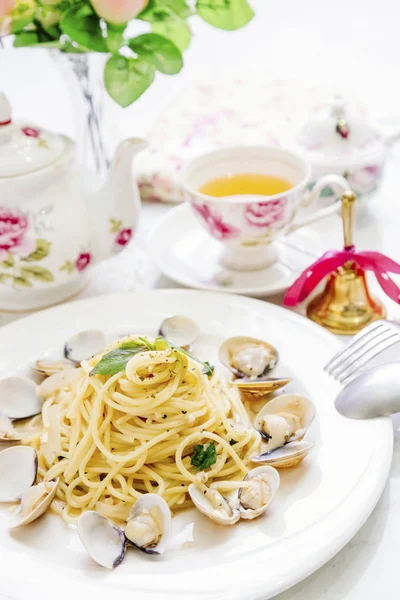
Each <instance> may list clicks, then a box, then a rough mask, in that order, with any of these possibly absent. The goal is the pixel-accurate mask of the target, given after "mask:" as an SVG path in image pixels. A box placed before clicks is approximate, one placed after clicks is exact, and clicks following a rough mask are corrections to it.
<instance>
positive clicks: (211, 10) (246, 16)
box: [196, 0, 254, 31]
mask: <svg viewBox="0 0 400 600" xmlns="http://www.w3.org/2000/svg"><path fill="white" fill-rule="evenodd" d="M196 10H197V14H198V15H199V16H200V17H201V18H202V19H203V20H204V21H206V22H207V23H209V24H210V25H213V27H218V28H219V29H225V30H227V31H233V30H234V29H240V27H244V26H245V25H247V23H249V21H251V19H252V18H253V17H254V12H253V10H252V9H251V7H250V6H249V4H248V3H247V0H197V2H196Z"/></svg>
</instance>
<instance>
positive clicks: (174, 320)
mask: <svg viewBox="0 0 400 600" xmlns="http://www.w3.org/2000/svg"><path fill="white" fill-rule="evenodd" d="M159 334H160V335H162V336H163V337H164V338H165V339H166V340H167V342H169V343H170V344H172V346H178V347H180V348H184V349H189V348H190V346H191V345H192V344H193V343H194V342H195V341H196V339H197V338H198V337H199V334H200V329H199V326H198V325H197V323H195V322H194V321H193V320H192V319H190V318H189V317H183V316H180V315H175V316H174V317H169V318H168V319H164V321H163V322H162V323H161V325H160V330H159Z"/></svg>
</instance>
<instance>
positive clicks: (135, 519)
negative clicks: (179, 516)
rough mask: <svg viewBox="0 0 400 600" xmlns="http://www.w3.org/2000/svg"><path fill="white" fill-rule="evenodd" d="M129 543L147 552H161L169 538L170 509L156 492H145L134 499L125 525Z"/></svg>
mask: <svg viewBox="0 0 400 600" xmlns="http://www.w3.org/2000/svg"><path fill="white" fill-rule="evenodd" d="M125 537H126V539H127V541H128V543H129V544H132V545H133V546H135V548H138V549H139V550H142V551H143V552H146V553H147V554H162V553H163V552H165V550H166V548H167V547H168V544H169V541H170V538H171V511H170V509H169V506H168V504H167V503H166V502H165V500H164V499H163V498H161V497H160V496H157V494H145V495H144V496H142V497H141V498H139V500H137V501H136V503H135V505H134V506H133V508H132V510H131V512H130V515H129V518H128V520H127V524H126V527H125Z"/></svg>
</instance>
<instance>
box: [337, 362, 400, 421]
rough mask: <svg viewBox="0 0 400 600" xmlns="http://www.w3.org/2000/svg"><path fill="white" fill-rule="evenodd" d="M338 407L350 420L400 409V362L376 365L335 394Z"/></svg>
mask: <svg viewBox="0 0 400 600" xmlns="http://www.w3.org/2000/svg"><path fill="white" fill-rule="evenodd" d="M335 407H336V410H337V411H338V412H339V413H340V414H341V415H343V416H344V417H348V418H349V419H373V418H375V417H384V416H387V415H392V414H394V413H397V412H400V362H393V363H387V364H385V365H379V366H377V367H373V368H372V369H369V370H368V371H365V372H364V373H361V374H360V375H358V376H357V377H356V378H355V379H353V380H352V381H351V382H350V383H348V384H347V385H346V386H345V387H344V388H343V389H342V390H341V391H340V392H339V394H338V395H337V396H336V400H335Z"/></svg>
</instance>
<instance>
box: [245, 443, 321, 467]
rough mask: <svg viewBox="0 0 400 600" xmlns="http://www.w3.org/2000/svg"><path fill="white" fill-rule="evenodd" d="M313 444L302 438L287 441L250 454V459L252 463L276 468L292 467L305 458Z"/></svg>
mask: <svg viewBox="0 0 400 600" xmlns="http://www.w3.org/2000/svg"><path fill="white" fill-rule="evenodd" d="M314 446H315V442H306V441H304V440H302V441H300V442H289V443H288V444H285V445H284V446H281V447H280V448H276V449H275V450H270V451H268V452H264V453H262V454H258V455H256V456H252V457H251V460H252V462H254V463H262V464H264V465H270V466H271V467H275V468H276V469H284V468H287V467H294V466H295V465H297V464H299V463H300V462H301V461H302V460H304V459H305V457H306V456H307V454H308V453H309V452H310V450H312V449H313V448H314Z"/></svg>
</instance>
